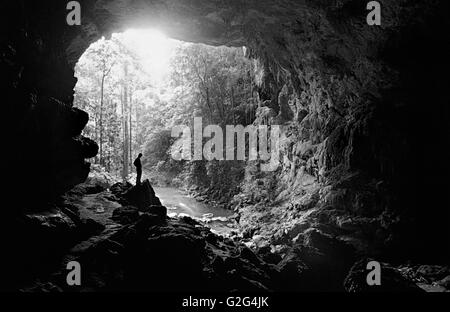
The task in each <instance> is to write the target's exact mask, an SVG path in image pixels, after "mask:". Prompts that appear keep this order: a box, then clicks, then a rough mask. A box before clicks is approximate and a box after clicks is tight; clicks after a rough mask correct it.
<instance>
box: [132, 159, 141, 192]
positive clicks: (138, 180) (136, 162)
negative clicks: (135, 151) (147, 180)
mask: <svg viewBox="0 0 450 312" xmlns="http://www.w3.org/2000/svg"><path fill="white" fill-rule="evenodd" d="M141 157H142V153H139V156H138V157H137V158H136V159H135V160H134V163H133V165H134V166H135V167H136V185H139V184H141V177H142V164H141Z"/></svg>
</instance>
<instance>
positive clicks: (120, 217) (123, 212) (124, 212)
mask: <svg viewBox="0 0 450 312" xmlns="http://www.w3.org/2000/svg"><path fill="white" fill-rule="evenodd" d="M111 219H113V220H114V221H116V222H119V223H120V224H130V223H133V222H135V221H137V220H138V219H139V210H138V208H136V207H134V206H125V207H120V208H117V209H115V210H114V211H113V214H112V217H111Z"/></svg>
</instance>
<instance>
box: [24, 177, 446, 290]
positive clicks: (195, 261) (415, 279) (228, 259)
mask: <svg viewBox="0 0 450 312" xmlns="http://www.w3.org/2000/svg"><path fill="white" fill-rule="evenodd" d="M313 193H314V192H313ZM308 199H309V200H310V199H311V196H308ZM309 208H310V209H309V210H307V211H306V213H305V214H304V215H302V216H300V217H298V218H297V219H296V220H295V224H297V225H296V226H294V227H291V229H290V231H286V230H285V229H284V228H283V227H282V223H283V222H281V220H283V219H282V218H286V217H287V216H289V218H292V214H288V215H287V214H286V210H283V209H281V210H280V209H279V210H277V211H281V212H279V213H277V214H276V213H274V212H273V211H271V210H269V212H268V213H267V214H265V215H262V212H261V211H260V212H259V213H256V211H257V209H256V208H255V207H254V206H253V207H252V208H248V209H252V214H253V217H252V218H253V219H255V220H258V221H259V222H262V221H263V219H264V218H266V219H267V218H269V217H272V218H274V220H278V221H276V222H275V221H274V220H272V221H273V226H271V227H267V228H266V229H267V230H266V231H267V232H271V233H273V232H274V231H275V229H277V231H278V232H282V233H283V235H278V234H276V235H273V241H272V242H268V241H267V235H269V234H268V233H266V234H267V235H265V236H264V235H254V236H252V235H251V234H249V228H251V227H250V223H249V220H248V218H247V219H245V218H244V219H243V220H241V224H243V228H246V230H245V231H241V232H240V233H234V234H233V235H231V236H230V235H227V237H225V236H221V235H216V234H214V233H212V232H211V230H210V229H209V228H208V227H206V226H205V225H204V224H201V223H200V222H199V221H197V220H194V219H192V218H190V217H186V216H184V217H181V218H168V217H167V216H166V215H167V210H166V208H165V207H163V206H162V205H161V203H160V201H159V199H158V198H157V197H156V196H155V193H154V191H153V189H152V187H151V185H150V183H149V182H148V181H145V182H144V183H143V184H142V185H141V186H139V187H133V186H132V185H131V184H128V183H127V184H123V183H116V184H114V185H112V186H111V185H108V182H107V181H106V182H105V181H102V182H101V183H99V181H98V180H93V179H88V181H87V182H86V183H84V184H81V185H78V186H77V187H75V188H74V189H73V190H71V191H69V192H68V193H66V194H65V195H64V196H63V198H62V199H61V200H60V201H59V203H57V204H56V205H55V207H54V209H53V211H51V212H47V213H30V214H27V215H26V218H25V220H26V222H25V223H26V224H28V225H24V226H27V227H29V225H33V231H34V232H33V233H34V234H33V235H32V236H34V237H35V241H42V239H45V238H46V239H47V240H48V245H47V247H46V248H47V249H46V250H47V251H43V249H42V248H41V249H39V251H38V253H41V254H42V253H44V254H45V256H42V255H41V256H40V257H41V258H42V257H43V258H42V259H46V260H42V261H46V263H48V265H47V266H46V268H45V269H44V270H43V269H42V268H41V269H35V270H31V274H29V273H30V272H28V273H27V274H28V275H27V277H25V278H23V279H22V280H20V282H19V283H18V285H17V288H18V289H20V290H21V291H32V292H35V291H75V292H79V291H155V292H166V291H168V292H174V291H189V292H196V291H208V292H214V291H217V292H222V291H225V292H230V291H349V292H359V291H413V292H418V291H434V292H445V291H449V290H450V268H449V267H445V266H439V265H418V264H416V265H412V264H407V265H401V266H399V265H395V266H394V265H390V264H388V263H382V285H381V286H377V287H376V288H374V287H369V286H368V285H367V283H366V276H367V272H368V271H367V270H366V264H367V263H368V261H370V259H369V258H365V257H364V256H363V255H361V254H359V253H358V252H356V251H355V249H354V248H351V247H350V245H349V244H346V243H345V242H343V241H342V240H338V239H337V238H335V237H332V236H330V235H327V234H324V233H323V232H321V231H320V230H318V229H317V227H315V228H311V229H306V228H304V227H308V226H310V225H308V223H307V222H306V223H305V222H302V220H307V216H308V215H310V214H313V213H315V212H316V211H315V210H314V207H309ZM270 211H271V212H270ZM280 214H281V215H280ZM302 218H303V219H302ZM255 220H254V221H255ZM266 221H267V220H266ZM287 221H289V219H288V220H285V222H284V223H286V222H287ZM291 221H292V220H291ZM305 229H306V230H305ZM294 232H295V233H297V235H294V234H295V233H294ZM298 233H302V234H301V235H298ZM291 236H292V237H291ZM263 237H264V238H265V239H263ZM280 237H288V238H289V241H290V242H291V243H289V244H288V243H287V241H285V240H283V239H281V238H280ZM292 241H294V244H292ZM63 242H64V243H63ZM68 242H70V243H68ZM49 259H50V261H49ZM72 260H75V261H78V262H79V263H80V265H81V269H82V282H81V286H68V285H67V282H66V276H67V273H68V270H67V269H66V264H67V263H68V262H69V261H72ZM24 274H25V273H24Z"/></svg>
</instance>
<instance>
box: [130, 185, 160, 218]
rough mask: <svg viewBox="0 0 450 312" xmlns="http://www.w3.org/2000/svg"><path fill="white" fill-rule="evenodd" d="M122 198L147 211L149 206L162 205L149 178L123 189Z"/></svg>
mask: <svg viewBox="0 0 450 312" xmlns="http://www.w3.org/2000/svg"><path fill="white" fill-rule="evenodd" d="M123 198H124V199H125V200H127V201H128V202H129V203H130V204H131V205H133V206H136V207H138V208H139V209H140V210H142V211H147V210H148V209H149V207H150V206H162V205H161V202H160V200H159V198H158V197H156V195H155V191H154V190H153V188H152V186H151V185H150V181H149V180H145V181H143V182H142V183H141V184H139V185H135V186H133V187H131V188H130V189H128V190H127V191H125V192H124V193H123Z"/></svg>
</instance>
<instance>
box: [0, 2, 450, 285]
mask: <svg viewBox="0 0 450 312" xmlns="http://www.w3.org/2000/svg"><path fill="white" fill-rule="evenodd" d="M79 3H80V4H81V24H80V25H73V26H70V25H68V24H67V23H66V16H67V14H68V12H69V11H68V10H67V7H66V5H67V3H66V2H64V1H56V0H50V1H45V2H36V1H34V2H29V1H23V0H20V1H14V2H13V1H8V2H7V3H4V4H2V10H1V12H2V19H1V21H2V29H3V31H2V33H3V35H2V39H1V42H2V44H1V50H2V56H1V64H2V65H1V67H2V71H1V73H2V76H3V79H2V81H4V82H3V90H4V92H3V97H4V105H3V107H4V108H5V109H6V111H5V112H4V115H3V116H4V117H5V118H4V120H6V127H5V130H6V131H7V132H6V133H7V134H6V135H5V137H6V142H5V144H4V146H5V150H4V156H5V160H4V164H5V169H6V170H5V171H4V174H5V182H6V183H5V185H4V187H3V190H4V199H5V204H4V205H3V211H2V217H1V221H2V227H1V229H2V230H1V231H2V234H1V237H2V242H3V243H2V249H3V250H2V254H3V256H2V260H1V261H2V268H3V269H4V270H5V271H6V272H5V274H4V276H3V283H2V286H1V288H0V289H4V290H18V289H26V290H31V291H41V290H43V289H46V287H49V289H50V290H55V291H58V290H69V291H71V290H73V288H70V287H69V286H68V285H67V284H65V283H66V273H67V271H66V268H65V267H63V268H61V259H62V256H63V255H65V254H66V253H67V250H69V249H70V248H71V247H73V246H74V245H75V244H76V243H77V242H79V241H81V240H82V239H87V238H88V237H90V236H92V235H97V234H98V232H99V231H100V232H101V230H102V229H100V228H99V226H98V224H96V223H95V222H91V221H89V220H83V219H80V217H79V216H78V215H77V213H76V211H75V210H73V209H72V210H71V209H69V208H70V207H69V208H68V207H64V209H63V208H62V207H61V205H62V204H61V196H62V195H64V194H66V193H67V192H72V193H74V188H76V187H77V185H79V184H82V183H83V182H84V181H85V180H86V179H87V177H88V174H89V171H90V164H89V162H88V161H87V159H89V158H92V157H94V156H95V155H96V154H97V153H98V150H99V146H98V144H97V143H96V142H95V141H94V140H93V139H92V138H88V137H85V136H83V135H82V130H83V128H84V127H85V126H86V124H87V123H88V120H89V115H88V114H87V113H86V112H84V111H82V110H80V109H78V108H76V107H74V106H73V100H74V87H75V85H76V83H77V79H76V78H75V76H74V68H75V65H76V63H77V61H78V60H79V58H80V57H81V55H82V54H83V53H84V52H85V51H86V49H87V48H88V47H89V45H90V44H91V43H93V42H95V41H97V40H99V39H100V38H102V37H105V38H110V37H111V35H112V34H113V33H117V32H123V31H125V30H127V29H130V28H157V29H159V30H161V31H163V32H164V33H165V34H166V35H167V36H168V37H170V38H173V39H177V40H181V41H185V42H192V43H202V44H206V45H210V46H228V47H242V46H244V47H245V54H246V57H249V58H253V59H257V60H258V61H259V62H260V63H261V64H262V67H263V70H262V77H261V84H260V86H259V89H258V94H259V101H260V106H266V107H268V108H269V109H270V110H271V111H272V112H273V116H274V117H273V120H276V121H277V122H278V123H280V124H282V125H284V130H283V139H282V142H281V147H280V149H281V156H280V159H281V165H280V168H279V169H278V170H277V171H276V172H273V173H271V174H272V175H274V176H273V177H274V180H275V181H276V185H275V187H276V188H277V189H278V190H279V193H280V194H281V195H280V194H279V195H278V197H277V198H278V199H280V200H281V199H282V200H285V201H289V202H290V203H292V205H291V206H290V207H289V209H288V212H286V214H284V215H280V216H281V219H280V220H277V222H278V223H276V224H275V225H271V224H269V225H267V226H268V227H271V226H272V227H273V226H279V227H280V228H284V225H285V224H288V223H291V224H292V223H294V224H295V226H294V227H293V228H290V229H289V231H287V234H286V233H284V234H283V233H280V234H277V235H278V236H277V237H276V238H274V240H275V241H277V242H275V243H273V244H274V245H277V246H281V247H283V248H284V247H285V246H284V245H289V247H290V249H289V250H285V249H283V250H284V252H283V257H282V258H277V259H275V260H274V259H273V258H274V257H275V256H274V255H273V254H272V253H271V251H270V248H269V251H268V250H267V249H268V248H267V247H265V248H261V249H260V250H259V251H255V250H252V249H250V248H244V247H242V246H238V245H236V246H234V245H233V246H232V245H231V243H229V242H226V241H223V238H217V237H216V236H214V235H212V234H210V233H207V231H206V230H199V229H198V227H196V225H195V221H192V220H190V219H189V218H182V219H180V220H175V221H174V220H172V221H170V222H172V223H170V224H169V225H162V223H161V222H165V221H161V218H160V214H161V213H164V210H163V209H162V208H158V209H160V210H158V211H157V213H156V214H144V215H140V216H136V214H135V213H134V214H133V212H132V211H131V213H130V215H133V218H135V219H133V220H134V221H133V222H131V221H130V222H131V223H129V224H127V225H126V226H124V228H122V229H119V230H117V233H114V234H112V235H111V236H107V237H106V238H105V239H104V241H100V242H98V243H97V244H96V245H95V246H94V247H95V248H90V249H87V250H85V251H83V252H81V251H78V252H79V254H77V253H75V256H74V257H80V259H82V260H80V263H81V264H82V265H83V263H87V266H88V267H89V269H87V271H89V270H92V272H91V273H92V274H93V275H95V274H99V275H102V274H104V276H103V280H102V281H101V282H100V281H97V282H95V278H92V279H91V280H90V284H89V286H87V289H89V290H94V291H95V290H98V289H104V290H125V291H130V290H143V289H144V290H149V291H158V290H163V291H191V290H193V289H195V290H198V291H204V290H214V291H224V290H226V291H231V290H236V289H237V290H244V291H248V290H257V291H267V290H275V291H286V290H287V291H315V290H318V291H323V290H331V291H344V290H347V291H371V290H373V288H371V287H368V286H367V284H364V283H365V274H366V273H365V269H366V268H365V263H367V261H368V260H367V259H372V260H376V261H379V262H381V263H383V272H386V275H382V278H383V276H386V283H382V286H380V287H379V289H381V290H384V291H391V290H392V291H396V290H411V291H419V290H424V287H422V288H420V287H418V286H417V285H416V284H414V283H413V282H411V281H408V280H407V279H406V277H405V276H404V275H402V274H400V273H399V272H401V270H400V269H399V267H400V266H402V265H404V264H406V263H414V264H415V266H414V268H412V269H411V270H412V271H413V272H415V273H414V274H419V273H418V272H422V273H423V272H425V271H427V272H428V271H430V270H431V271H432V270H435V271H436V270H438V271H439V273H436V274H435V275H433V276H434V277H433V278H434V279H433V278H429V279H428V281H429V283H428V284H432V282H436V283H438V284H439V285H440V286H439V287H440V289H450V288H449V284H448V277H449V276H450V269H449V266H450V261H449V260H450V258H449V253H448V246H449V238H450V235H449V230H448V226H449V221H450V218H449V212H448V207H450V205H449V204H450V201H449V199H448V196H447V192H448V190H449V182H448V174H449V173H450V170H449V159H450V154H449V148H448V144H449V143H450V131H449V129H448V125H449V122H450V114H449V103H450V99H449V95H448V93H447V92H446V88H447V87H448V85H449V83H450V79H449V78H448V77H449V75H448V73H449V72H450V60H449V57H448V55H449V53H450V41H449V39H448V29H450V27H449V26H450V25H449V20H448V18H447V15H448V12H450V11H449V5H448V2H446V1H439V0H436V1H424V0H423V1H414V2H411V1H393V0H392V1H390V0H383V1H380V3H381V8H382V11H381V12H382V20H381V25H375V26H370V25H368V24H367V22H366V16H367V14H368V11H367V8H366V5H367V2H366V1H358V0H342V1H316V0H305V1H296V0H286V1H266V0H264V1H261V0H260V1H244V0H233V1H218V0H213V1H211V0H195V1H185V0H176V1H169V0H160V1H151V0H114V1H105V0H91V1H79ZM312 157H314V158H315V159H317V161H318V162H317V166H318V167H319V168H320V171H321V172H322V174H321V175H322V177H321V179H322V181H321V183H318V184H317V185H316V187H317V189H315V192H314V193H313V194H312V195H311V196H310V197H309V198H305V197H302V195H301V194H299V193H297V192H296V190H298V189H300V190H301V189H302V186H301V185H300V186H299V185H298V184H299V183H298V181H299V180H298V179H299V178H298V177H299V176H300V175H301V173H300V171H301V170H300V168H299V165H298V164H299V162H301V161H303V160H304V161H305V162H306V164H307V165H306V166H313V164H311V162H312V160H311V161H309V159H310V158H312ZM120 187H123V185H121V186H118V187H117V189H120ZM116 191H117V192H119V190H116ZM133 192H135V193H137V195H136V194H135V193H133ZM133 192H131V193H127V196H128V197H129V201H131V202H132V201H133V200H138V201H139V200H141V199H139V198H140V195H139V194H140V192H147V193H145V196H144V197H145V198H144V201H145V202H146V203H147V202H148V201H150V202H151V203H152V205H153V206H157V207H162V206H161V205H160V203H156V204H155V201H157V202H159V200H157V198H156V199H155V195H154V192H153V190H152V188H151V186H150V185H147V184H143V185H142V186H141V188H138V189H135V190H134V191H133ZM267 192H270V190H269V191H267ZM135 197H138V199H136V198H135ZM6 203H8V204H6ZM267 205H269V204H267ZM240 209H241V211H240V221H239V222H240V223H241V224H242V226H243V227H244V228H247V229H248V230H247V231H244V237H245V236H249V237H250V238H251V237H253V238H255V233H257V232H258V231H259V232H261V224H255V223H264V222H272V221H271V220H269V221H264V218H259V217H255V210H252V209H250V208H248V207H241V208H240ZM259 209H260V210H261V209H263V210H264V207H263V208H259ZM267 209H268V210H269V208H267ZM270 209H271V208H270ZM306 210H308V211H309V212H310V213H308V214H305V215H302V214H301V213H302V211H306ZM260 212H261V211H259V210H258V214H259V213H260ZM296 216H297V217H296ZM296 218H297V219H296ZM293 219H295V220H293ZM273 222H274V221H273ZM155 225H156V226H155ZM264 226H266V225H264ZM149 228H150V229H152V231H153V232H151V233H150V234H149V233H148V231H149V230H148V229H149ZM177 231H179V232H177ZM205 231H206V232H205ZM171 233H172V235H171ZM173 233H175V234H173ZM145 235H147V236H145ZM148 235H150V237H148ZM286 236H287V238H286ZM147 239H148V240H147ZM286 239H287V240H289V243H286V241H285V240H286ZM145 240H147V243H148V244H149V245H148V246H147V245H145V244H144V242H143V241H145ZM142 244H144V245H145V246H146V247H145V248H150V249H151V248H153V249H152V250H153V251H152V253H151V254H162V255H167V257H170V259H173V258H177V257H185V256H186V261H187V264H186V265H187V266H189V270H178V269H177V270H172V271H171V272H170V273H167V275H164V276H161V277H160V278H158V279H157V280H158V281H159V282H160V284H159V286H160V289H157V288H154V286H148V285H147V284H145V281H146V279H145V278H144V277H145V276H154V275H155V270H159V269H160V268H166V265H167V266H168V264H166V263H164V262H163V261H164V260H162V259H157V260H152V261H153V262H151V263H150V264H149V263H146V262H145V261H144V260H143V259H146V258H145V257H144V258H142V259H137V258H133V255H134V256H136V257H138V256H139V257H141V254H140V252H141V251H140V250H139V248H140V247H139V248H138V246H141V247H142V246H143V245H142ZM211 244H212V245H214V246H215V247H214V248H216V249H222V250H225V251H226V252H228V253H229V254H230V255H235V254H236V253H237V254H238V256H237V257H236V256H233V257H232V256H230V257H228V258H220V257H218V256H217V257H215V258H213V259H211V258H208V257H206V256H205V255H204V254H203V253H204V251H203V249H204V248H210V247H208V246H211ZM236 244H239V242H237V243H236ZM205 246H206V247H205ZM142 248H144V247H142ZM126 253H128V254H126ZM133 253H134V254H133ZM114 254H118V255H119V256H117V257H114ZM124 254H126V255H124ZM188 255H189V256H188ZM96 257H100V259H104V260H105V261H106V262H107V263H108V265H109V266H110V267H109V270H110V271H108V269H105V270H106V271H108V272H113V271H115V268H119V269H118V271H121V272H122V271H124V272H125V273H123V274H124V275H126V278H125V279H121V278H120V277H111V278H110V276H109V275H108V274H109V273H108V272H107V273H104V272H103V271H102V272H96V271H95V270H96V269H99V268H101V269H104V268H103V267H101V266H99V265H98V264H96V263H95V261H94V260H93V259H95V258H96ZM102 257H104V258H102ZM205 257H206V258H205ZM275 258H276V257H275ZM205 259H207V260H205ZM361 259H363V260H361ZM83 261H85V262H83ZM205 261H206V262H208V261H209V262H208V265H206V264H205ZM271 261H273V263H271ZM121 263H122V265H121ZM248 263H251V265H252V266H253V267H254V269H248V267H249V264H248ZM170 265H176V263H175V264H174V263H172V262H171V263H170ZM64 266H65V264H64ZM202 266H203V267H202ZM427 266H428V267H427ZM233 267H234V268H236V270H238V273H236V272H234V273H235V274H234V275H233V274H229V272H228V273H226V272H227V271H226V270H229V269H230V270H231V268H233ZM155 268H156V269H155ZM427 268H428V270H427ZM433 268H434V269H433ZM240 269H242V272H245V274H248V276H246V277H245V278H244V277H240V276H239V274H244V273H242V272H240V271H239V270H240ZM221 270H225V271H224V272H225V273H224V272H222V271H221ZM264 270H266V271H264ZM54 272H58V273H57V274H55V273H54ZM433 272H434V271H433ZM51 273H53V274H51ZM227 274H228V275H229V279H227V280H226V281H225V282H224V277H223V276H224V275H227ZM245 274H244V275H245ZM423 274H425V273H423ZM200 275H201V276H202V278H199V276H200ZM249 276H250V277H249ZM361 276H363V277H361ZM436 276H439V278H437V277H436ZM252 278H253V280H252ZM427 278H428V277H427ZM320 279H323V280H326V282H323V280H322V281H320V282H318V280H320ZM36 280H41V281H45V282H40V283H36V282H35V281H36ZM88 280H89V278H88ZM192 280H196V281H198V282H196V283H195V285H191V284H190V282H189V281H192ZM445 280H446V282H445ZM441 282H442V283H441ZM174 285H176V286H174ZM77 289H78V288H77ZM75 291H76V290H75Z"/></svg>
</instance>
